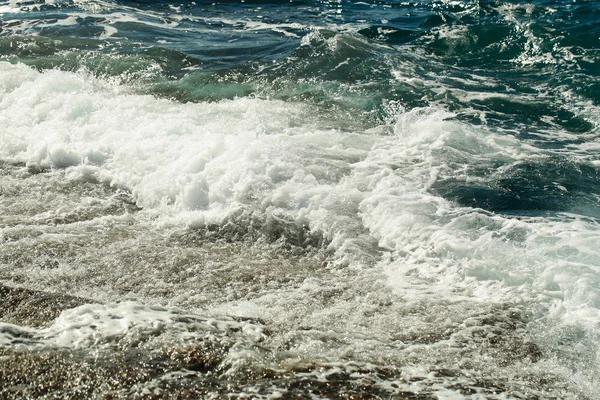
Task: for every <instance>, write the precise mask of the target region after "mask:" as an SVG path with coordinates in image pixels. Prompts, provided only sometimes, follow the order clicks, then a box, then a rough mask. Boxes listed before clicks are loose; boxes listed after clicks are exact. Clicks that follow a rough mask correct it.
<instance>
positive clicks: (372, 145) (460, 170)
mask: <svg viewBox="0 0 600 400" xmlns="http://www.w3.org/2000/svg"><path fill="white" fill-rule="evenodd" d="M0 88H2V93H1V94H0V121H1V123H2V126H3V127H4V130H3V132H2V136H1V137H0V153H1V155H2V158H3V159H4V160H5V162H8V163H7V164H4V165H3V171H4V172H3V174H4V175H3V177H2V179H3V196H4V199H5V200H3V201H4V202H5V203H6V204H5V206H6V207H5V210H7V211H6V213H5V215H4V216H3V217H2V232H1V235H2V236H1V237H2V247H1V250H0V251H1V252H2V254H1V257H2V258H1V262H2V264H1V266H2V269H1V278H2V281H3V282H5V283H7V284H10V285H11V286H20V287H26V288H31V289H35V290H38V291H41V292H40V294H35V293H34V294H31V293H26V294H25V293H21V294H19V293H16V294H15V292H14V290H15V289H10V291H13V292H10V293H13V295H14V299H15V300H14V303H12V304H15V306H16V305H19V304H21V306H19V307H22V308H23V310H25V311H23V313H25V314H36V313H39V312H41V311H40V310H45V309H47V308H48V306H47V305H46V303H42V304H41V305H40V306H39V307H38V308H39V310H36V305H35V302H33V303H32V304H30V303H27V302H26V300H25V299H26V298H27V297H28V296H33V297H36V296H39V297H40V298H43V297H44V296H47V294H43V293H46V292H56V293H69V294H72V295H76V296H77V298H78V299H81V300H77V301H76V303H79V302H80V303H81V305H79V306H78V307H75V308H72V307H73V305H74V304H73V303H65V310H64V311H62V310H60V309H59V310H55V311H53V312H54V314H48V315H52V318H48V317H46V318H41V319H39V321H38V323H34V324H33V325H41V326H40V327H37V328H31V327H28V326H25V324H24V325H23V326H21V325H20V324H19V322H20V321H22V319H20V318H17V317H15V318H14V320H11V321H12V322H10V321H9V322H10V323H3V324H2V326H1V327H0V332H1V336H0V340H1V343H2V346H3V348H2V349H3V350H2V352H3V356H4V357H5V359H6V360H9V361H10V362H7V363H4V365H7V366H8V365H19V367H18V368H17V369H16V370H11V369H9V368H8V367H4V368H8V369H5V370H4V371H3V372H4V374H6V375H7V376H10V377H11V378H10V379H11V381H10V384H9V385H7V386H6V388H5V390H7V392H6V393H30V394H31V393H34V394H37V395H40V396H42V395H48V393H51V392H48V391H46V392H44V389H43V387H44V385H47V384H51V387H53V388H54V389H52V390H56V391H58V392H57V393H61V392H60V391H61V390H63V391H64V390H67V391H66V392H62V393H74V395H75V394H88V395H91V394H93V395H97V394H99V393H114V394H115V395H118V396H124V397H127V396H134V395H144V396H151V395H155V396H160V395H165V394H166V393H169V389H168V388H169V387H171V386H170V385H172V384H173V382H182V383H180V384H178V385H180V386H177V385H176V386H177V388H176V389H173V390H174V391H173V392H172V393H175V394H177V393H179V394H180V395H189V396H197V397H198V396H200V397H202V396H207V397H210V396H214V397H218V396H219V395H222V394H223V393H231V392H235V393H238V395H240V396H247V397H261V396H262V397H273V398H274V397H277V396H282V395H283V396H285V395H307V394H308V393H316V395H317V396H322V397H328V396H330V395H331V394H332V393H333V392H332V390H339V391H340V393H342V395H348V396H350V395H358V394H361V393H362V394H363V395H365V394H367V393H370V394H373V393H378V394H379V395H380V396H383V397H386V396H392V395H400V396H405V397H407V398H411V396H412V397H413V398H419V397H418V396H424V397H425V398H427V397H432V396H437V397H439V396H448V397H449V398H452V396H456V397H457V398H480V397H482V396H484V397H486V398H507V397H508V398H519V397H535V396H538V397H577V396H579V397H581V398H593V396H594V388H595V387H596V386H597V378H596V375H597V374H596V372H597V371H598V359H597V354H598V345H599V343H600V341H599V340H598V338H597V334H596V331H597V326H598V324H599V323H600V313H599V311H598V308H599V307H600V304H598V299H599V298H600V271H599V268H598V266H597V265H598V260H599V257H598V251H597V249H596V247H595V246H594V243H595V240H596V238H597V235H598V229H599V227H598V223H597V221H596V219H595V218H594V217H593V216H589V215H588V216H586V215H585V214H578V213H575V212H571V213H568V212H557V211H553V210H536V209H532V210H531V212H530V213H520V214H519V213H517V214H515V213H513V212H511V210H510V209H499V210H497V211H498V212H493V211H489V210H486V209H485V208H486V207H487V208H488V209H489V208H492V206H493V203H490V202H492V201H494V199H495V197H494V196H501V194H497V193H495V192H493V191H492V192H490V190H492V189H490V187H492V185H491V183H492V182H494V180H501V179H503V178H504V175H502V174H503V172H506V171H509V172H510V171H511V170H514V169H516V170H518V168H520V166H521V165H527V164H535V163H537V162H540V163H543V162H544V161H545V160H548V159H549V156H548V154H547V153H545V152H544V150H543V149H539V148H536V147H535V146H534V145H533V144H529V143H527V142H523V141H522V140H517V139H516V138H514V137H511V136H506V135H504V134H502V135H501V134H498V133H495V132H494V131H493V130H490V129H483V128H481V127H476V126H470V125H468V124H465V123H464V122H460V121H457V120H456V119H455V118H454V114H452V113H449V112H447V111H443V110H440V109H438V108H434V107H427V108H416V109H413V110H410V111H402V110H401V111H399V114H398V115H397V116H396V117H395V118H394V120H393V121H391V122H390V123H389V124H388V125H381V126H378V127H375V128H372V129H369V130H364V129H363V128H362V125H360V124H357V125H356V126H355V128H354V129H349V128H347V129H331V128H330V126H329V122H328V121H323V120H322V119H321V118H320V117H319V109H318V107H316V106H314V105H309V104H302V103H294V102H284V101H279V100H269V99H262V98H248V97H246V98H238V99H233V100H223V101H217V102H199V103H187V104H182V103H178V102H175V101H172V100H166V99H160V98H155V97H152V96H144V95H139V94H135V92H134V90H131V88H129V87H127V86H122V85H114V84H111V83H108V82H106V81H104V80H102V79H98V78H94V77H93V76H91V75H90V74H88V73H86V72H77V73H75V72H63V71H47V72H38V71H35V70H33V69H31V68H29V67H26V66H24V65H20V64H16V65H13V64H9V63H0ZM574 162H575V163H578V162H579V163H581V165H588V161H586V160H583V161H577V160H576V161H574ZM499 165H500V166H501V167H500V168H498V166H499ZM481 171H494V172H493V173H492V174H487V173H482V172H481ZM457 181H458V182H462V185H463V186H464V187H476V188H477V187H481V188H484V189H485V190H488V191H487V192H485V191H484V194H483V195H481V196H482V197H481V198H478V199H473V201H474V206H469V205H468V204H464V203H465V202H468V201H471V200H470V199H468V198H460V197H458V198H454V199H453V198H452V196H450V195H446V196H443V194H445V193H447V192H445V187H446V186H444V185H445V184H447V183H448V182H450V183H452V182H457ZM558 186H560V185H558V184H557V185H556V187H555V188H554V189H553V190H554V191H555V192H556V193H564V192H565V191H564V190H562V189H560V188H558ZM565 190H567V188H565ZM473 193H479V192H477V191H475V192H473ZM576 200H577V199H575V201H576ZM486 202H487V203H486ZM484 206H485V207H484ZM574 211H576V210H574ZM15 266H17V267H18V268H15ZM6 290H7V291H8V290H9V289H6ZM7 293H9V292H7ZM131 301H133V303H132V302H131ZM96 302H99V303H100V304H95V303H96ZM67 304H68V306H67ZM153 305H161V307H155V306H153ZM179 307H183V308H185V309H186V310H188V311H181V310H180V309H179ZM66 308H69V309H66ZM17 309H18V308H17ZM4 315H9V314H8V313H5V314H4ZM15 315H16V316H19V315H21V314H19V313H15ZM4 318H5V319H6V317H4ZM32 321H34V322H35V321H36V318H33V319H32ZM210 321H214V323H213V322H210ZM211 324H212V325H211ZM30 325H31V324H30ZM207 335H208V336H207ZM23 349H25V351H26V352H25V353H22V351H23ZM143 349H148V351H149V353H148V354H144V351H142V350H143ZM215 349H216V350H215ZM88 354H92V355H93V357H96V359H98V357H99V358H100V359H101V360H104V361H102V362H100V363H98V364H94V363H91V362H90V359H89V358H88V357H89V356H88ZM136 357H137V358H136ZM59 359H60V360H61V361H60V362H62V363H66V364H67V365H69V367H68V369H69V371H70V372H69V375H68V376H69V378H68V379H67V380H64V379H58V376H59V375H60V374H61V373H62V367H61V369H57V368H56V367H52V365H54V364H55V363H56V362H57V360H59ZM69 359H70V360H71V361H65V360H69ZM124 359H132V360H135V361H132V362H133V364H132V365H133V366H134V368H133V371H134V372H133V373H132V375H127V374H125V375H123V377H122V378H117V379H113V380H111V378H109V376H106V375H103V374H101V373H100V372H99V371H100V370H101V369H102V368H103V367H102V365H105V364H103V363H109V362H114V361H115V360H124ZM457 360H459V361H458V362H457ZM119 363H120V361H119V362H117V367H116V369H115V370H114V373H117V374H123V372H124V370H123V368H124V366H125V365H127V364H126V363H124V364H123V363H121V364H119ZM83 365H85V367H82V366H83ZM11 368H12V367H11ZM20 368H23V369H22V370H21V369H20ZM27 368H33V369H34V370H35V368H50V371H51V372H50V374H49V378H48V380H47V381H43V380H42V381H37V382H30V383H28V384H29V385H31V387H32V388H33V389H25V388H24V387H23V386H20V385H22V383H20V382H23V380H24V379H26V378H25V376H26V372H27V371H28V369H27ZM80 370H81V371H85V374H86V375H85V376H88V377H89V376H90V375H94V374H95V375H94V376H95V377H94V378H91V379H92V380H91V381H89V383H88V384H84V383H85V382H84V383H81V380H85V379H90V378H84V377H83V375H82V373H81V372H80ZM28 382H29V381H28ZM78 382H79V383H78ZM218 382H221V383H218ZM52 385H53V386H52ZM82 385H83V386H82ZM228 385H229V386H228ZM28 387H29V386H28ZM228 387H229V389H228ZM97 388H100V389H97ZM101 388H106V389H101ZM332 388H334V389H332ZM28 390H29V391H28ZM98 390H106V391H105V392H99V391H98Z"/></svg>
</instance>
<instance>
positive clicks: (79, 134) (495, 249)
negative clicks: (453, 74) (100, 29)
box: [0, 63, 600, 352]
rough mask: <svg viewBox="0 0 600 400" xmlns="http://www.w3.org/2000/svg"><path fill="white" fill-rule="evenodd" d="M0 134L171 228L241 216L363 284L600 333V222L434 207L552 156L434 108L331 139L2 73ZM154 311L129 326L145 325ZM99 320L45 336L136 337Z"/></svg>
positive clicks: (299, 125)
mask: <svg viewBox="0 0 600 400" xmlns="http://www.w3.org/2000/svg"><path fill="white" fill-rule="evenodd" d="M0 125H1V126H3V127H5V128H4V130H3V132H2V134H1V135H0V156H1V157H2V158H5V159H13V160H18V161H22V162H28V163H36V164H39V165H40V166H44V167H51V168H68V172H69V174H75V175H77V174H81V175H86V174H94V175H96V176H98V177H100V178H101V179H103V180H105V181H109V182H111V183H112V184H115V185H119V186H122V187H126V188H128V189H129V190H131V191H132V193H133V195H134V197H135V200H136V202H137V203H138V204H139V205H140V206H142V207H144V208H145V209H146V210H149V212H153V213H155V215H157V216H158V220H159V222H162V223H167V222H168V223H183V224H188V225H190V226H193V227H203V226H205V225H207V224H213V223H216V224H223V223H224V222H225V221H226V220H228V219H230V218H232V217H233V216H234V215H238V216H239V215H244V216H247V218H248V220H250V219H252V218H255V219H257V220H258V221H261V222H262V223H265V224H266V223H267V222H269V221H270V222H273V223H281V224H283V225H286V224H287V225H291V226H294V227H296V228H298V229H299V230H303V229H304V230H308V231H312V232H313V233H319V234H321V235H322V236H323V237H325V238H326V239H327V240H328V242H329V243H330V248H331V249H332V250H333V251H334V252H335V253H336V257H337V260H338V261H340V262H341V261H344V262H346V263H347V264H348V265H349V266H351V267H352V268H354V269H355V270H357V271H359V276H363V275H360V274H366V272H364V271H367V270H368V268H365V266H366V267H372V266H373V265H374V264H375V262H374V261H373V260H378V259H380V261H379V264H378V265H379V266H380V267H381V268H382V269H383V270H385V271H386V274H387V277H388V283H389V284H390V285H391V286H393V287H394V289H395V291H396V292H397V293H398V294H399V295H400V296H405V295H406V296H407V297H409V298H410V297H411V296H415V298H424V299H430V300H431V299H433V298H447V299H449V301H450V299H454V300H456V299H464V298H469V299H471V301H481V302H495V301H502V302H514V301H517V300H516V299H519V300H518V301H520V302H522V303H524V304H527V307H530V308H531V309H532V310H535V311H536V313H539V314H538V315H536V318H540V317H544V318H545V321H547V322H548V324H549V325H548V327H549V328H548V330H551V329H554V328H556V329H558V328H559V327H560V326H564V325H568V324H578V325H581V326H584V327H585V329H588V331H589V332H592V330H593V329H594V327H595V326H597V325H598V324H599V323H600V313H599V310H600V300H599V299H600V268H599V265H600V253H599V250H598V248H597V246H595V242H596V241H597V237H598V233H599V229H600V228H599V225H598V223H597V222H595V221H591V220H588V219H585V218H581V217H578V216H575V215H567V214H563V215H560V214H559V215H556V216H554V217H552V218H551V217H538V218H534V217H530V218H521V219H516V218H508V217H505V216H501V215H494V214H491V213H489V212H485V211H484V210H480V209H472V208H466V207H459V206H457V205H456V204H453V203H452V202H450V201H448V200H445V199H443V198H441V197H439V196H435V195H433V194H432V193H430V191H429V188H430V187H431V186H432V185H433V184H434V183H435V182H436V181H437V180H440V179H449V178H453V177H454V178H456V177H458V178H461V179H462V178H464V179H465V180H467V181H468V179H471V178H472V177H469V176H468V170H467V168H466V166H468V165H473V164H474V163H475V164H476V163H479V164H482V165H487V164H486V163H491V162H500V163H502V164H506V165H512V164H513V163H517V162H520V161H522V160H528V159H534V158H538V157H541V156H542V155H540V154H539V152H538V150H537V149H535V148H534V147H532V146H529V145H527V143H524V142H520V141H518V140H517V139H515V138H513V137H511V136H507V135H496V134H494V133H493V132H490V131H484V130H479V129H478V128H475V127H471V126H467V125H465V124H461V123H459V122H456V121H453V120H452V114H450V113H447V112H444V111H442V110H439V109H436V108H422V109H414V110H411V111H402V112H401V113H400V115H399V117H398V120H397V122H396V123H395V125H394V126H393V130H394V135H392V136H384V135H375V134H364V132H362V131H361V130H360V129H357V130H356V132H348V131H341V130H332V129H329V128H324V127H323V126H322V125H321V124H320V120H319V118H318V114H317V113H316V111H315V110H314V109H313V108H310V107H309V106H307V105H303V104H297V103H285V102H281V101H272V100H262V99H255V98H242V99H235V100H226V101H220V102H215V103H198V104H191V103H189V104H180V103H176V102H172V101H168V100H163V99H156V98H154V97H151V96H141V95H133V94H127V88H125V87H113V86H111V85H109V84H107V83H105V82H102V81H99V80H96V79H94V78H92V77H90V76H88V75H86V74H84V73H67V72H60V71H48V72H44V73H39V72H36V71H33V70H31V69H29V68H27V67H25V66H23V65H12V64H8V63H0ZM480 179H485V177H484V178H480ZM246 222H249V221H246ZM240 223H244V222H243V221H242V222H240ZM382 249H383V252H382ZM382 254H383V257H381V258H379V257H380V256H381V255H382ZM361 271H362V272H361ZM274 296H275V295H274ZM260 301H261V302H262V303H260V304H257V303H240V304H237V305H236V304H230V305H227V306H223V307H224V308H220V309H219V310H231V312H232V313H250V314H252V315H254V314H256V313H262V312H266V311H264V310H265V308H264V307H265V306H264V304H266V303H264V302H268V304H269V305H268V306H267V308H268V307H271V308H273V309H277V307H279V306H278V300H277V299H274V298H270V297H269V295H268V294H267V295H264V296H263V297H262V298H261V300H260ZM540 309H541V310H544V311H543V312H540V311H539V310H540ZM336 311H339V310H336V309H328V310H324V311H322V312H323V313H334V312H336ZM342 311H343V312H347V311H348V310H345V309H344V310H342ZM103 312H104V311H103ZM106 312H108V311H106ZM111 312H112V311H111ZM144 312H145V311H143V312H142V311H140V312H139V313H138V312H137V311H136V312H135V313H134V314H135V315H137V316H138V317H140V318H142V320H143V321H149V320H150V319H151V318H146V317H145V316H144V315H145V314H144ZM77 313H79V314H77ZM94 313H96V311H93V310H91V311H90V310H85V309H78V311H76V312H74V314H68V315H67V314H65V318H66V319H65V318H63V319H59V320H58V321H57V322H56V323H55V327H54V328H51V329H50V330H49V331H48V335H49V336H48V337H52V338H54V339H53V340H55V341H56V343H57V344H61V345H62V344H64V343H71V344H75V345H78V344H82V345H83V344H86V343H95V342H96V341H106V340H109V339H108V338H109V337H110V335H112V334H114V332H126V331H128V329H129V327H128V326H129V325H127V318H120V319H118V320H115V321H108V320H107V321H108V322H103V324H104V325H102V326H103V327H102V328H101V329H100V330H99V331H98V332H100V333H98V332H94V330H93V329H91V328H89V327H90V326H91V324H92V322H91V321H92V320H93V319H94V318H93V315H95V314H94ZM136 313H137V314H136ZM165 315H166V314H165ZM270 315H271V317H273V318H275V317H274V315H275V313H272V314H270ZM289 316H290V315H289V311H288V312H287V314H283V316H282V317H281V318H288V317H289ZM61 318H62V317H61ZM136 318H137V317H136ZM152 318H154V320H155V321H158V322H157V323H163V322H164V321H163V319H164V318H163V319H161V318H162V317H158V318H155V317H152ZM168 318H171V317H170V316H169V317H168ZM315 318H319V316H318V315H317V316H315ZM353 318H356V319H360V316H358V315H353V316H352V318H350V320H353ZM323 320H324V321H326V320H327V319H326V318H324V319H323ZM358 322H360V321H358ZM123 324H124V325H123ZM136 324H138V326H140V325H139V324H142V325H141V326H143V329H150V330H151V329H155V328H154V326H153V325H152V323H150V322H139V321H138V322H136ZM86 327H88V328H86ZM105 328H106V329H105ZM53 329H54V330H53ZM61 332H62V333H61ZM65 332H67V333H65ZM102 332H109V333H106V334H105V333H102ZM110 332H112V333H110ZM596 345H598V343H596ZM365 351H366V350H365ZM590 351H592V352H594V351H597V349H590Z"/></svg>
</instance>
